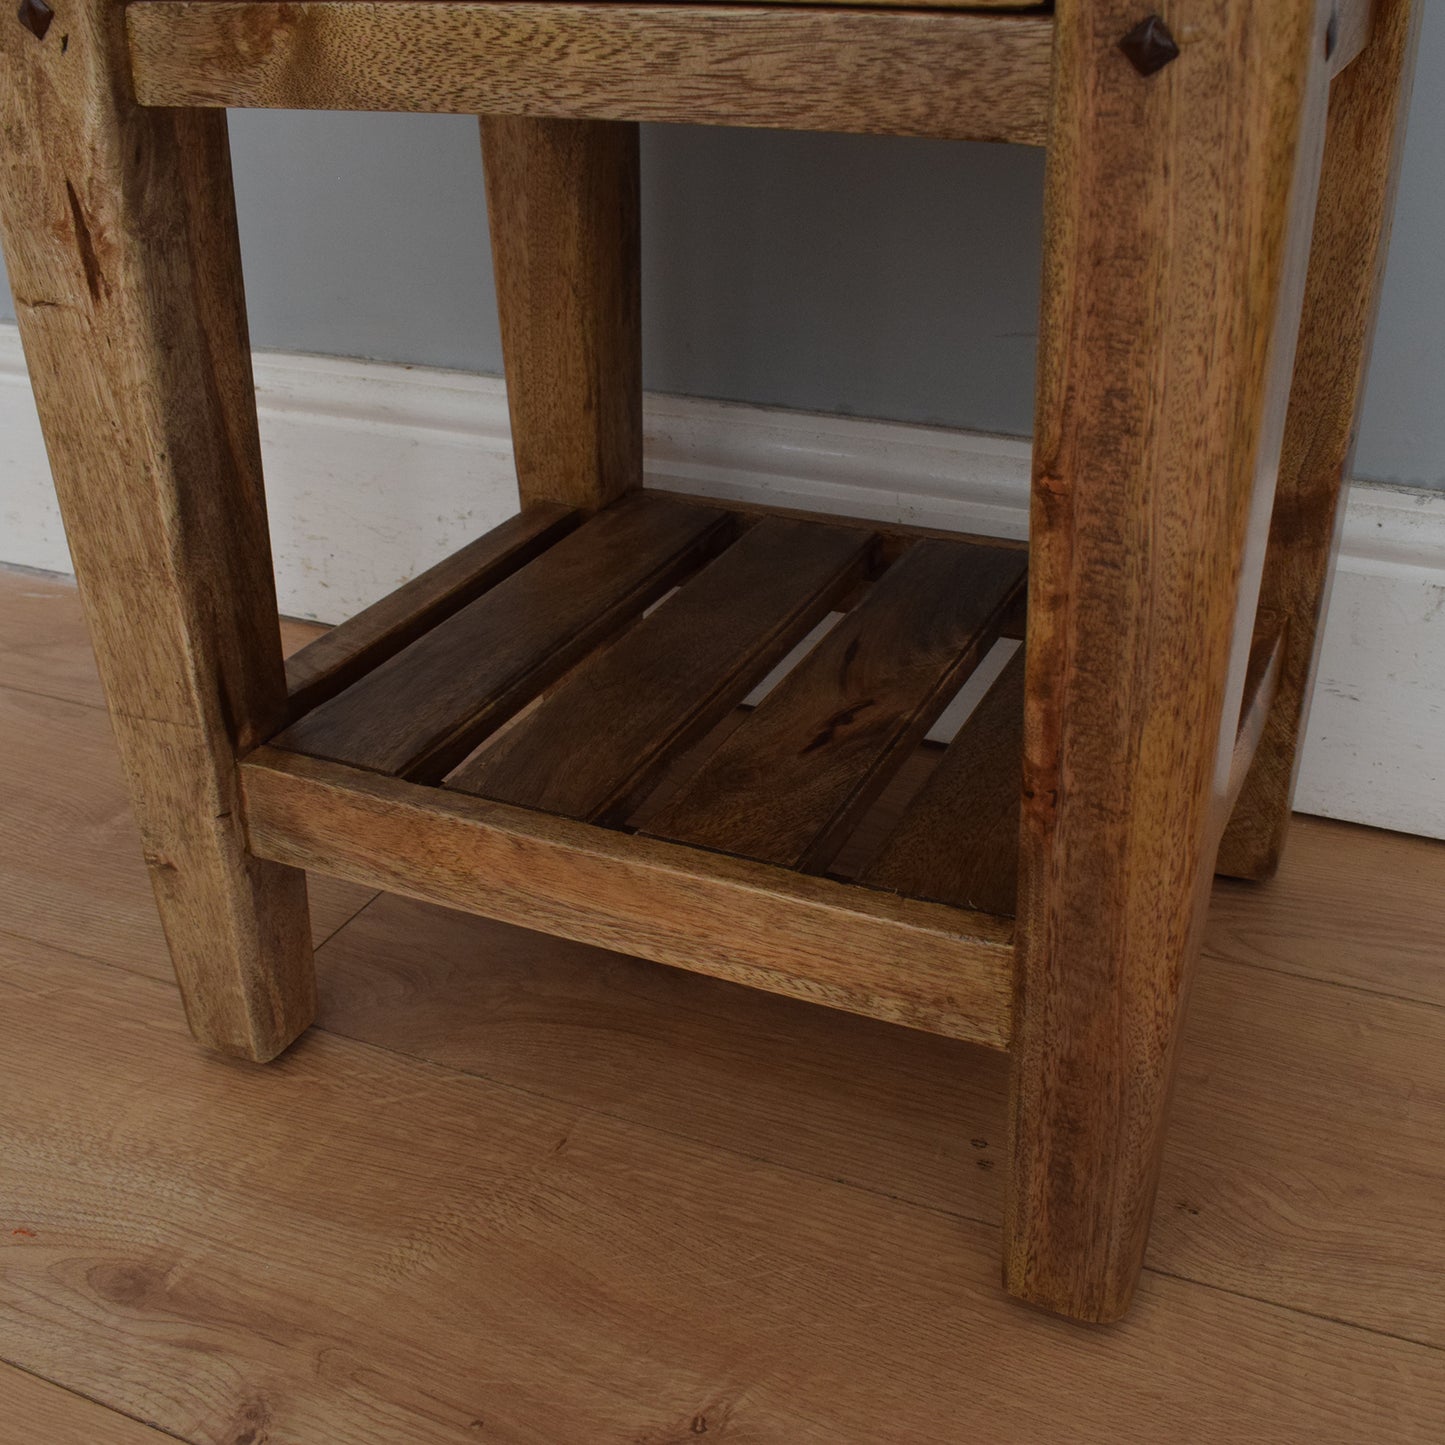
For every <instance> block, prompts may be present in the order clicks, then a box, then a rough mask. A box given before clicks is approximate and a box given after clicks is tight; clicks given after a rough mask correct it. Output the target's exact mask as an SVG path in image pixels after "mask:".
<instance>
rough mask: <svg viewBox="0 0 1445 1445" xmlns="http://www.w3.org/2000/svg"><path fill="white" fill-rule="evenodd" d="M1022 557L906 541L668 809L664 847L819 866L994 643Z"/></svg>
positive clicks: (655, 821)
mask: <svg viewBox="0 0 1445 1445" xmlns="http://www.w3.org/2000/svg"><path fill="white" fill-rule="evenodd" d="M1025 567H1026V562H1025V557H1024V555H1023V554H1021V553H1018V552H1009V551H1002V550H998V549H995V548H990V547H976V546H973V545H971V544H968V543H964V542H934V541H924V542H918V543H915V544H914V546H913V547H911V548H910V549H909V550H908V551H907V552H906V553H904V555H903V556H902V558H901V559H900V560H899V561H897V562H895V563H894V564H893V566H892V567H891V568H889V570H888V571H887V572H886V573H885V574H884V575H883V576H882V577H881V578H880V579H879V580H878V581H877V582H875V583H874V584H873V586H872V588H871V589H870V590H869V592H868V594H867V595H866V596H865V597H864V599H863V600H862V601H861V602H860V603H859V604H858V605H857V606H856V607H855V608H854V609H853V610H852V611H851V612H849V613H848V615H847V616H846V617H845V618H844V619H843V620H842V621H841V622H840V623H839V624H838V625H837V626H836V627H835V628H834V629H833V630H832V631H831V632H830V633H829V634H828V635H827V637H825V638H824V639H823V640H822V641H821V642H820V643H818V645H817V646H816V647H815V648H814V649H813V650H812V651H811V652H810V653H809V654H808V656H807V657H805V658H804V659H803V660H802V661H801V662H800V663H799V664H798V666H797V667H796V668H794V670H793V671H792V672H790V673H789V674H788V676H787V677H786V678H785V679H784V680H783V681H782V682H781V683H780V684H779V685H778V686H777V687H776V688H775V689H774V690H773V691H772V692H771V693H769V694H768V696H767V697H766V698H765V699H764V700H763V701H762V702H761V703H760V704H759V706H758V707H757V708H756V709H755V710H754V711H753V713H752V714H751V716H749V717H748V719H747V720H746V721H745V722H744V723H742V725H741V726H740V727H738V728H737V730H736V731H735V732H733V733H732V735H731V736H730V737H729V738H728V739H727V741H726V742H724V743H723V744H722V746H721V747H720V748H718V750H717V751H716V752H715V753H714V754H713V755H712V756H711V757H710V758H709V759H708V760H707V762H706V763H704V764H703V766H702V767H701V768H700V769H699V770H698V772H697V773H696V774H695V775H694V776H693V777H692V778H691V779H690V780H689V781H688V782H687V783H686V784H685V785H684V786H683V787H682V788H681V790H680V791H679V792H678V794H677V795H676V796H675V797H674V798H672V799H671V801H670V802H669V803H668V804H667V805H666V806H664V807H663V808H661V809H660V810H659V811H658V812H657V813H656V814H655V815H653V816H652V817H650V818H649V819H648V821H647V824H646V831H647V832H648V833H649V834H651V835H653V836H655V837H659V838H669V839H672V840H673V841H676V842H682V843H689V844H693V845H695V846H699V847H706V848H713V849H717V850H719V851H722V852H725V853H733V854H737V855H739V856H741V857H746V858H756V859H760V860H762V861H764V862H769V863H776V864H779V865H780V866H783V867H788V868H804V869H810V870H811V869H819V868H823V867H826V865H827V863H828V861H829V859H830V858H831V857H832V855H833V854H834V853H835V852H836V851H837V849H838V847H839V846H840V845H841V843H842V841H843V839H844V838H845V837H846V835H847V833H848V831H849V830H850V828H851V827H852V826H853V824H855V823H856V822H857V821H858V819H859V818H860V817H861V816H862V813H863V811H864V809H866V808H867V807H868V805H869V804H870V803H871V802H872V801H873V800H874V798H876V797H877V796H878V792H879V790H880V789H881V788H882V787H883V786H884V784H885V783H886V782H887V780H888V778H889V777H890V776H891V774H892V772H893V769H894V768H895V767H896V766H897V764H898V763H899V762H900V761H901V759H902V758H903V757H905V756H906V755H907V754H908V753H909V752H911V751H912V750H913V748H914V747H916V746H917V745H918V743H919V742H921V741H922V739H923V735H924V733H926V732H927V731H928V729H929V727H930V726H931V725H932V724H933V721H934V719H935V718H936V717H937V716H938V714H939V713H940V712H941V711H942V710H943V708H944V706H945V705H946V704H947V703H948V702H949V700H950V699H951V698H952V697H953V695H954V694H955V693H956V692H957V691H958V689H959V688H960V687H961V686H962V685H963V683H964V681H965V680H966V679H967V677H968V675H969V674H970V673H971V672H972V671H973V669H974V667H975V666H976V665H977V663H978V661H979V660H980V658H982V656H983V654H984V653H985V652H986V651H987V650H988V648H989V647H990V646H991V645H992V643H993V641H994V640H995V638H996V637H997V635H998V627H999V623H1000V621H1001V619H1002V617H1003V614H1004V612H1005V611H1006V610H1007V608H1008V606H1009V605H1010V604H1011V603H1012V601H1013V597H1014V594H1015V592H1016V591H1017V589H1018V588H1019V586H1020V584H1021V583H1022V582H1023V578H1024V574H1025Z"/></svg>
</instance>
